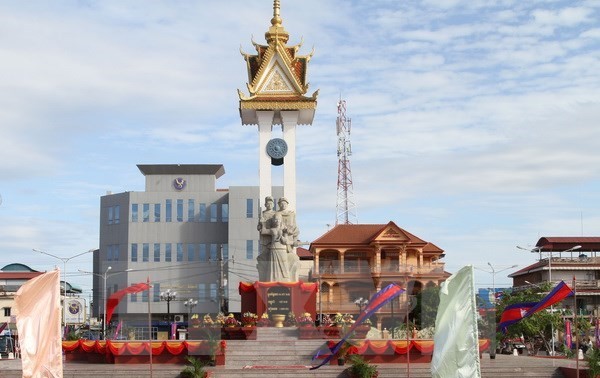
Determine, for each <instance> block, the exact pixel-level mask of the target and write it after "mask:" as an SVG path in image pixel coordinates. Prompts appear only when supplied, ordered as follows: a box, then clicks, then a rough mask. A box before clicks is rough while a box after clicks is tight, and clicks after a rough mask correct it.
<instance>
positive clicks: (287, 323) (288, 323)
mask: <svg viewBox="0 0 600 378" xmlns="http://www.w3.org/2000/svg"><path fill="white" fill-rule="evenodd" d="M296 324H297V321H296V315H294V313H293V312H291V311H290V312H289V313H288V314H287V316H286V317H285V320H284V321H283V326H284V327H293V326H295V325H296Z"/></svg>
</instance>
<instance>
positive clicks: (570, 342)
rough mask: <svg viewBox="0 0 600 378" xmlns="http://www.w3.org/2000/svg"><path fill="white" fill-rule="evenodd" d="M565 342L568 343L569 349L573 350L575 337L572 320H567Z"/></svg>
mask: <svg viewBox="0 0 600 378" xmlns="http://www.w3.org/2000/svg"><path fill="white" fill-rule="evenodd" d="M565 344H567V349H568V350H571V348H572V347H573V337H572V336H571V321H569V320H566V321H565Z"/></svg>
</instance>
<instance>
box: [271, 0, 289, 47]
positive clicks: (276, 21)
mask: <svg viewBox="0 0 600 378" xmlns="http://www.w3.org/2000/svg"><path fill="white" fill-rule="evenodd" d="M280 8H281V1H280V0H273V18H272V19H271V27H270V28H269V30H268V31H267V32H266V33H265V38H266V39H267V42H268V43H269V44H271V43H273V42H276V41H280V42H283V43H287V41H288V39H289V34H288V32H287V31H286V30H285V28H284V27H283V25H282V20H281V16H279V10H280Z"/></svg>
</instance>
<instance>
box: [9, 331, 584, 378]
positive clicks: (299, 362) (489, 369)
mask: <svg viewBox="0 0 600 378" xmlns="http://www.w3.org/2000/svg"><path fill="white" fill-rule="evenodd" d="M257 332H258V333H257V340H229V341H227V352H226V356H227V357H226V360H225V366H216V367H209V368H207V369H206V370H208V371H210V372H211V373H212V377H213V378H267V377H277V378H301V377H320V378H343V377H346V374H345V373H344V371H345V369H346V368H347V367H348V365H346V366H337V365H326V366H323V367H321V368H319V369H317V370H309V369H308V367H309V366H311V358H312V356H313V355H314V352H315V350H317V348H319V347H320V346H322V345H323V344H324V342H325V340H298V339H297V337H296V332H297V331H296V329H294V328H279V329H276V328H259V329H257ZM376 365H377V368H378V370H379V377H380V378H398V377H407V376H408V370H409V369H410V377H412V378H430V377H431V372H430V364H428V363H413V364H411V365H410V367H408V366H407V365H406V364H376ZM574 365H575V363H574V361H569V360H564V359H553V358H539V357H526V356H512V355H510V356H509V355H497V356H496V359H494V360H491V359H490V358H489V355H487V354H484V355H483V357H482V359H481V371H482V376H483V377H485V378H509V377H510V378H516V377H538V378H563V375H562V374H561V373H560V371H559V369H558V367H559V366H574ZM580 365H581V366H582V367H583V366H584V365H585V364H584V363H583V362H582V363H580ZM183 368H184V366H182V365H174V364H173V365H170V364H154V365H153V369H152V374H151V373H150V367H149V366H148V365H143V364H139V365H107V364H86V363H81V362H67V363H66V364H65V366H64V378H79V377H85V376H89V377H100V378H109V377H110V378H113V377H115V378H116V377H127V378H142V377H152V378H175V377H178V375H179V373H180V372H181V370H183ZM21 376H22V373H21V361H20V360H0V377H2V378H19V377H21Z"/></svg>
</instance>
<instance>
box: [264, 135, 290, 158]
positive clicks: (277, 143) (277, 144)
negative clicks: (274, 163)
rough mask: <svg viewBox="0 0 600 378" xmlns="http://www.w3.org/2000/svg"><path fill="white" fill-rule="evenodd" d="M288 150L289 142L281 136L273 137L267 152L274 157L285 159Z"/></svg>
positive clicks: (268, 144)
mask: <svg viewBox="0 0 600 378" xmlns="http://www.w3.org/2000/svg"><path fill="white" fill-rule="evenodd" d="M287 150H288V146H287V143H286V142H285V140H283V139H281V138H273V139H271V140H270V141H269V143H267V154H268V155H269V156H270V157H271V158H273V159H283V157H284V156H285V154H287Z"/></svg>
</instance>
